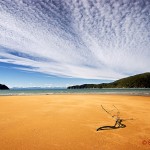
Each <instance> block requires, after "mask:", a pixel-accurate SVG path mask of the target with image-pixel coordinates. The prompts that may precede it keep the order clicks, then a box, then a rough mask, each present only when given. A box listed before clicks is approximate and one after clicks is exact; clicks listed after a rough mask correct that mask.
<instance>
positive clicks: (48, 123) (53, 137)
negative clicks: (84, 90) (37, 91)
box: [0, 95, 150, 150]
mask: <svg viewBox="0 0 150 150" xmlns="http://www.w3.org/2000/svg"><path fill="white" fill-rule="evenodd" d="M112 104H114V105H115V106H116V107H117V108H118V109H119V110H120V112H121V116H122V117H123V118H134V120H128V121H126V122H124V124H125V125H126V127H125V128H119V129H112V130H101V131H96V129H97V128H99V127H100V126H109V125H114V123H115V121H114V120H113V119H112V118H111V116H109V115H108V114H107V113H106V112H104V111H103V110H102V108H101V105H104V106H112ZM143 149H150V97H144V96H124V95H122V96H121V95H47V96H46V95H45V96H1V97H0V150H143Z"/></svg>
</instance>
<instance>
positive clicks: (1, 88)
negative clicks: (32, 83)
mask: <svg viewBox="0 0 150 150" xmlns="http://www.w3.org/2000/svg"><path fill="white" fill-rule="evenodd" d="M0 90H9V88H8V87H7V86H6V85H3V84H0Z"/></svg>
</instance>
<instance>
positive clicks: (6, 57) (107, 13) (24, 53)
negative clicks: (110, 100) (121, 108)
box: [0, 0, 150, 79]
mask: <svg viewBox="0 0 150 150" xmlns="http://www.w3.org/2000/svg"><path fill="white" fill-rule="evenodd" d="M0 46H1V47H0V61H1V62H6V63H7V62H8V63H12V64H19V65H23V66H26V67H20V68H18V69H22V70H28V71H35V72H42V73H46V74H50V75H56V76H66V77H79V78H93V79H117V78H121V77H123V76H126V75H127V74H134V73H141V72H145V71H150V70H149V66H150V59H149V58H150V1H149V0H144V1H143V0H137V1H133V0H120V1H117V0H66V1H64V0H34V1H33V0H12V1H11V2H10V1H7V0H5V1H1V2H0Z"/></svg>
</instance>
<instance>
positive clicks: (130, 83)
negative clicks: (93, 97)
mask: <svg viewBox="0 0 150 150" xmlns="http://www.w3.org/2000/svg"><path fill="white" fill-rule="evenodd" d="M84 88H150V73H149V72H148V73H143V74H137V75H134V76H130V77H127V78H122V79H120V80H116V81H114V82H111V83H101V84H83V85H75V86H69V87H68V88H67V89H84Z"/></svg>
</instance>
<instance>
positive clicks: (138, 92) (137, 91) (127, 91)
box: [0, 88, 150, 96]
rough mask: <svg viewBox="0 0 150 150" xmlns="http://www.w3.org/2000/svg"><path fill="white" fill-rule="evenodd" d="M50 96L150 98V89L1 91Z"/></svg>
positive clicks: (3, 93) (7, 93)
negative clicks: (113, 95) (107, 95)
mask: <svg viewBox="0 0 150 150" xmlns="http://www.w3.org/2000/svg"><path fill="white" fill-rule="evenodd" d="M50 94H121V95H124V94H125V95H145V96H150V88H145V89H144V88H141V89H135V88H133V89H108V88H107V89H10V90H0V95H50Z"/></svg>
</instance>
